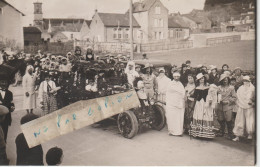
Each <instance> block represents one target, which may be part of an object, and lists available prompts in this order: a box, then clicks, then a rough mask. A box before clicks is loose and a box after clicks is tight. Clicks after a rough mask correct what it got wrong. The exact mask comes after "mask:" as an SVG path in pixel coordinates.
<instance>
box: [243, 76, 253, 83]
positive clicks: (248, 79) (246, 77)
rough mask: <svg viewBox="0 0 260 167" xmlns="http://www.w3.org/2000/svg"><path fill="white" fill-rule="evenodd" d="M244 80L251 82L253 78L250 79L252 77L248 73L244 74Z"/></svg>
mask: <svg viewBox="0 0 260 167" xmlns="http://www.w3.org/2000/svg"><path fill="white" fill-rule="evenodd" d="M243 81H248V82H250V81H251V80H250V77H249V76H248V75H246V76H243Z"/></svg>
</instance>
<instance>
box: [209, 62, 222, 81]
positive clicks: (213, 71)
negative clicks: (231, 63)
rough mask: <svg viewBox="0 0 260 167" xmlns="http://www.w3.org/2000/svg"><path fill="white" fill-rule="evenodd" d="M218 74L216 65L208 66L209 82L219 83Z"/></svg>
mask: <svg viewBox="0 0 260 167" xmlns="http://www.w3.org/2000/svg"><path fill="white" fill-rule="evenodd" d="M219 77H220V76H219V74H218V71H217V67H216V66H213V65H212V66H211V67H210V73H209V80H208V82H209V84H215V85H218V84H219V83H218V82H219Z"/></svg>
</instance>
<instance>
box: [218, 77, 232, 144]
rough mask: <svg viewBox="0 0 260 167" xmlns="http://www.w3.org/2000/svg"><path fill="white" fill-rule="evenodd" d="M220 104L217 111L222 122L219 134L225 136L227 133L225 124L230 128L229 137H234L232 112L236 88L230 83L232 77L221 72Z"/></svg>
mask: <svg viewBox="0 0 260 167" xmlns="http://www.w3.org/2000/svg"><path fill="white" fill-rule="evenodd" d="M219 85H220V86H219V87H218V88H219V90H218V93H219V94H218V104H217V107H216V113H217V116H218V122H219V124H220V131H219V133H218V136H220V137H223V136H224V134H225V126H226V125H227V129H228V138H229V139H232V135H233V134H232V112H233V106H234V104H235V101H236V92H235V88H234V87H233V86H231V85H230V79H229V77H228V76H226V75H225V74H221V76H220V79H219Z"/></svg>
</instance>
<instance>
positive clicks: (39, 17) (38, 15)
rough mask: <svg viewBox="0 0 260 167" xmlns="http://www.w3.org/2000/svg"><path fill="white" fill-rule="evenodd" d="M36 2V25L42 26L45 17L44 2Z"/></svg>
mask: <svg viewBox="0 0 260 167" xmlns="http://www.w3.org/2000/svg"><path fill="white" fill-rule="evenodd" d="M33 4H34V21H33V23H34V26H37V27H39V28H42V26H43V17H42V3H41V2H35V3H33Z"/></svg>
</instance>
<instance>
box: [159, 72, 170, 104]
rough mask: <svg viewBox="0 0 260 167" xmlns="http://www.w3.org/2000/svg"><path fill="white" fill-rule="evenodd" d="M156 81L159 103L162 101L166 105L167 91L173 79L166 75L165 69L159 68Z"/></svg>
mask: <svg viewBox="0 0 260 167" xmlns="http://www.w3.org/2000/svg"><path fill="white" fill-rule="evenodd" d="M156 81H157V85H158V92H157V101H160V102H162V103H163V104H164V105H165V103H166V90H167V87H168V84H169V83H170V82H171V79H170V78H168V77H167V76H166V75H165V69H164V68H163V67H161V68H159V76H158V77H157V78H156Z"/></svg>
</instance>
